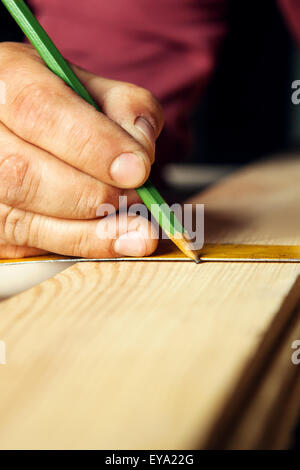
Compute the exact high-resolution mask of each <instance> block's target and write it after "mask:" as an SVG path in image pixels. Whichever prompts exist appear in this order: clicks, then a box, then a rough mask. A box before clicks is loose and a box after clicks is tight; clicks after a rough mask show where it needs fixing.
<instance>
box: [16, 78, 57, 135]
mask: <svg viewBox="0 0 300 470" xmlns="http://www.w3.org/2000/svg"><path fill="white" fill-rule="evenodd" d="M59 98H60V97H59V95H58V93H57V92H56V90H54V89H53V88H49V87H46V86H45V85H41V84H40V83H37V82H31V83H29V84H27V85H26V86H24V87H23V88H22V89H21V90H20V91H19V92H18V93H17V94H16V96H15V97H14V99H13V102H12V106H11V112H12V119H13V120H14V122H15V124H16V125H17V126H20V127H21V128H22V133H23V135H25V136H26V137H27V138H29V139H30V138H31V137H32V135H36V133H37V132H48V131H49V130H50V129H54V128H55V126H56V125H57V120H58V115H57V112H54V109H59V106H57V105H59V102H58V99H59ZM54 105H56V106H57V107H56V108H55V106H54ZM39 129H40V130H39Z"/></svg>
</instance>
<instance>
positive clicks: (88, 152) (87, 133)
mask: <svg viewBox="0 0 300 470" xmlns="http://www.w3.org/2000/svg"><path fill="white" fill-rule="evenodd" d="M68 140H70V141H71V142H72V149H73V152H74V155H76V160H77V161H78V162H82V163H84V164H85V165H87V164H89V161H88V159H89V158H92V157H93V154H94V151H93V149H94V148H96V145H97V144H98V142H99V133H98V134H97V133H96V132H94V130H93V129H92V126H89V125H86V126H82V123H81V122H80V121H76V122H74V123H73V125H72V126H71V127H70V128H69V132H68Z"/></svg>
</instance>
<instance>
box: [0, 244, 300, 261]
mask: <svg viewBox="0 0 300 470" xmlns="http://www.w3.org/2000/svg"><path fill="white" fill-rule="evenodd" d="M198 254H199V256H200V259H201V261H203V262H204V261H228V262H236V261H244V262H247V261H256V262H286V263H299V262H300V246H294V245H241V244H213V243H209V244H206V245H204V247H203V248H202V249H201V250H199V251H198ZM53 261H58V262H70V261H71V262H86V261H106V262H107V261H110V262H116V261H192V260H191V259H190V258H187V257H186V256H185V255H184V254H183V253H182V252H181V251H179V250H178V249H177V248H176V247H175V246H174V245H173V244H171V243H169V242H168V241H167V242H166V241H163V242H162V243H161V244H160V245H159V248H158V249H157V251H156V252H155V253H154V254H153V255H151V256H146V257H144V258H133V257H128V258H113V259H107V258H90V259H86V258H74V257H73V258H72V257H70V256H60V255H54V254H53V255H51V254H50V255H45V256H36V257H33V258H20V259H0V264H2V265H3V264H4V265H7V264H20V263H38V262H39V263H40V262H53Z"/></svg>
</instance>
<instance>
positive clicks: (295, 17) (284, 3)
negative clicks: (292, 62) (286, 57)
mask: <svg viewBox="0 0 300 470" xmlns="http://www.w3.org/2000/svg"><path fill="white" fill-rule="evenodd" d="M278 3H279V6H280V8H281V10H282V12H283V15H284V17H285V18H286V21H287V23H288V25H289V27H290V29H291V31H292V33H293V34H294V37H295V39H296V41H297V42H298V45H299V46H300V1H299V0H278Z"/></svg>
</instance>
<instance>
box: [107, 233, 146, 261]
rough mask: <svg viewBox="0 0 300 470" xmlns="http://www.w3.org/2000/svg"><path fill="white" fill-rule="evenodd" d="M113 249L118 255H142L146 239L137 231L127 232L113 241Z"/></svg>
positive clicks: (144, 251)
mask: <svg viewBox="0 0 300 470" xmlns="http://www.w3.org/2000/svg"><path fill="white" fill-rule="evenodd" d="M114 250H115V252H116V253H118V254H119V255H124V256H144V255H145V253H146V241H145V239H144V238H143V236H142V235H141V234H140V233H139V232H127V233H124V235H121V236H120V237H119V238H118V239H117V240H116V241H115V244H114Z"/></svg>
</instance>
